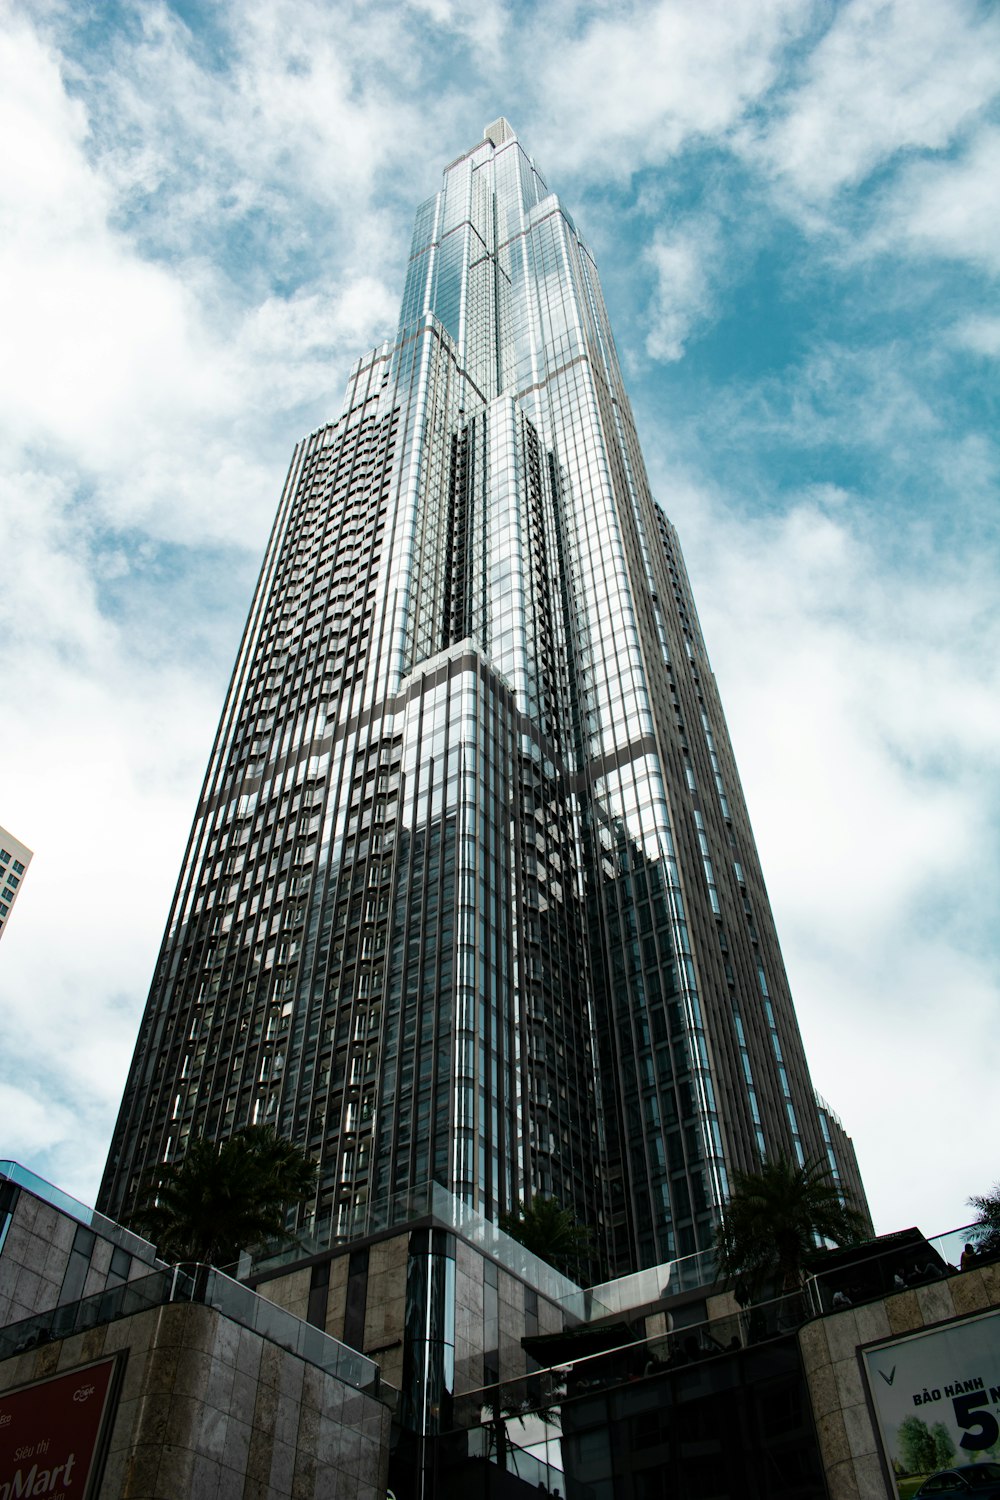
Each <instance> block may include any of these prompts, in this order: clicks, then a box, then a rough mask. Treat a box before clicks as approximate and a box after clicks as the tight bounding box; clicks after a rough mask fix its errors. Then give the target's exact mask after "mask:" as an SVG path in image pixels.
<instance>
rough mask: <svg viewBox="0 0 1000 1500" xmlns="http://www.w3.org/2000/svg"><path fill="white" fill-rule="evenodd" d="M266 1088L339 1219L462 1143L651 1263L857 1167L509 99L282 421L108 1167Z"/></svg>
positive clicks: (459, 1150)
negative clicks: (754, 1207) (353, 347)
mask: <svg viewBox="0 0 1000 1500" xmlns="http://www.w3.org/2000/svg"><path fill="white" fill-rule="evenodd" d="M258 1121H259V1122H271V1123H273V1124H274V1125H275V1126H276V1127H277V1129H278V1130H279V1131H280V1132H281V1133H282V1134H284V1135H287V1136H289V1137H291V1138H292V1139H294V1140H295V1141H297V1142H299V1143H301V1144H302V1145H303V1146H304V1147H305V1148H306V1149H307V1150H308V1151H309V1152H310V1153H311V1154H313V1155H315V1156H316V1157H317V1159H318V1160H319V1162H320V1182H319V1187H318V1191H317V1196H316V1200H315V1202H314V1203H312V1204H311V1205H308V1206H307V1208H306V1210H305V1212H304V1217H303V1220H302V1221H301V1223H300V1226H299V1228H300V1230H308V1231H309V1232H311V1233H312V1234H313V1235H314V1236H315V1237H316V1238H317V1240H318V1241H319V1243H321V1244H322V1243H327V1244H328V1243H332V1242H335V1241H337V1240H343V1239H345V1238H349V1237H350V1236H351V1235H352V1234H353V1233H355V1232H357V1230H358V1228H359V1226H361V1225H363V1224H364V1223H365V1221H366V1216H367V1215H368V1214H369V1213H370V1212H371V1211H372V1206H373V1205H375V1204H379V1205H384V1204H385V1203H386V1202H388V1201H389V1200H391V1199H392V1198H393V1196H394V1195H396V1194H400V1193H405V1192H406V1191H407V1190H409V1189H411V1188H414V1187H417V1186H419V1185H420V1184H422V1183H427V1182H432V1181H433V1182H438V1183H440V1184H442V1185H444V1186H445V1187H447V1188H448V1189H449V1190H450V1191H452V1192H453V1193H454V1194H456V1195H457V1196H458V1197H459V1198H461V1199H462V1200H463V1201H465V1202H466V1203H468V1204H470V1205H472V1206H474V1207H475V1208H477V1209H478V1210H480V1211H481V1212H482V1213H484V1214H485V1215H487V1216H488V1217H491V1218H495V1217H496V1216H497V1215H498V1214H499V1213H500V1212H501V1211H503V1210H504V1209H506V1208H508V1207H510V1206H511V1205H513V1204H516V1203H517V1201H518V1200H522V1199H525V1198H529V1197H530V1196H531V1195H532V1194H533V1193H534V1192H539V1191H540V1192H543V1193H546V1194H554V1195H555V1196H557V1197H558V1198H560V1199H561V1200H562V1201H563V1202H565V1203H568V1204H571V1205H572V1206H573V1207H574V1208H575V1209H576V1211H577V1213H578V1215H579V1216H580V1217H581V1218H582V1219H583V1220H584V1221H585V1222H587V1223H589V1224H591V1225H593V1226H595V1228H596V1229H597V1232H598V1241H599V1243H600V1244H601V1246H602V1248H603V1249H604V1250H605V1251H606V1253H607V1256H608V1258H609V1263H610V1265H611V1266H612V1267H613V1268H615V1269H616V1270H618V1271H625V1270H628V1269H632V1268H633V1267H635V1266H636V1265H649V1264H656V1263H658V1262H661V1261H664V1260H667V1259H671V1258H673V1257H674V1256H677V1255H683V1254H687V1253H689V1252H691V1251H694V1250H696V1249H699V1248H704V1247H705V1246H707V1245H708V1244H709V1243H710V1242H711V1239H712V1234H713V1227H714V1224H715V1222H716V1220H717V1216H718V1212H719V1208H720V1205H721V1204H722V1203H723V1202H724V1200H725V1197H726V1194H727V1191H728V1184H729V1177H730V1173H731V1171H732V1170H733V1168H744V1169H747V1168H751V1169H752V1168H753V1167H754V1166H755V1165H757V1164H759V1162H760V1161H761V1159H762V1158H763V1157H764V1156H765V1155H766V1154H768V1155H772V1156H773V1155H776V1154H778V1153H779V1152H780V1153H784V1154H785V1155H787V1156H789V1157H791V1158H793V1159H797V1160H799V1161H803V1160H805V1159H807V1158H816V1157H822V1158H824V1159H827V1160H829V1162H830V1165H831V1167H832V1168H833V1170H834V1171H835V1172H836V1173H837V1174H838V1176H839V1178H840V1180H841V1181H842V1182H843V1184H844V1186H845V1187H848V1188H852V1189H854V1191H855V1192H856V1193H860V1183H859V1181H858V1178H857V1169H856V1166H855V1164H854V1159H853V1152H852V1150H851V1148H850V1143H849V1141H848V1140H847V1138H846V1137H845V1136H844V1134H843V1131H842V1130H841V1129H840V1127H839V1125H838V1123H837V1121H836V1118H835V1117H834V1116H832V1115H831V1114H830V1112H829V1111H828V1110H827V1109H826V1107H825V1106H823V1105H822V1104H821V1103H820V1102H818V1101H817V1098H816V1096H815V1094H814V1091H813V1087H812V1083H811V1081H810V1077H809V1071H808V1067H807V1064H806V1061H805V1057H804V1055H803V1050H802V1044H801V1040H800V1037H799V1032H798V1027H797V1025H796V1020H795V1014H794V1010H793V1008H792V1003H791V999H790V997H789V992H788V985H787V981H786V977H785V972H784V968H783V965H782V960H781V954H780V950H779V947H778V943H777V939H776V936H775V932H774V925H773V921H772V917H771V912H770V908H769V905H768V901H767V896H766V893H765V889H764V884H763V880H762V877H761V872H760V867H759V863H758V859H757V854H756V851H755V848H754V843H753V837H752V833H751V830H750V825H749V821H748V818H747V813H746V809H745V806H744V802H743V796H742V792H741V789H740V784H739V779H738V775H737V771H736V766H735V763H734V760H733V755H732V750H731V748H730V743H729V737H728V734H727V731H726V725H725V721H724V718H723V714H722V709H721V706H720V703H719V699H718V695H717V691H716V687H715V681H714V678H713V675H712V672H711V669H710V666H709V663H708V657H707V654H706V650H705V645H704V641H703V639H702V635H701V631H700V628H699V625H698V618H697V613H696V610H695V605H694V601H693V598H692V596H691V589H690V585H689V583H688V578H687V574H686V572H685V568H684V562H683V559H682V556H681V552H680V547H679V545H678V541H677V537H676V534H675V532H674V529H673V527H672V526H671V524H670V522H669V521H668V519H667V517H666V515H665V513H664V511H663V510H662V509H661V507H660V505H659V504H658V503H657V502H656V501H655V500H654V498H653V496H652V494H651V492H650V487H649V483H648V479H647V476H646V472H645V468H644V465H643V460H642V454H641V452H640V449H639V443H638V439H637V437H636V432H635V427H634V423H633V419H632V414H631V410H630V407H629V403H628V398H627V396H626V394H625V390H624V386H623V382H622V377H621V372H620V369H619V365H618V359H617V355H616V352H615V348H614V342H613V339H612V335H611V330H610V327H609V324H608V318H607V313H606V310H605V306H604V301H603V297H602V294H601V289H600V285H599V282H598V276H597V270H596V267H595V265H594V262H593V260H592V258H591V256H590V254H589V252H588V251H587V249H586V247H585V245H584V244H583V242H582V241H581V239H580V237H579V235H578V234H577V231H576V229H575V227H574V225H573V222H572V220H571V219H570V217H569V215H568V214H567V213H566V210H565V209H564V208H563V206H562V205H561V204H560V202H559V200H558V199H557V198H556V197H555V196H554V195H553V194H550V193H549V192H548V190H547V188H546V186H545V184H544V183H543V181H542V179H541V177H540V176H539V174H538V171H537V170H536V168H535V166H534V164H533V162H532V161H531V160H530V159H529V158H528V157H527V156H526V155H525V153H524V151H523V150H522V148H521V146H520V144H519V143H518V141H517V139H516V137H515V135H514V133H513V131H512V130H511V128H510V126H509V125H508V123H507V122H506V121H505V120H502V119H501V120H498V121H496V122H495V123H494V124H493V125H491V126H489V127H488V128H487V130H486V132H485V136H484V139H483V141H482V142H481V143H480V144H479V145H477V146H476V147H474V148H473V149H472V150H470V151H468V152H466V153H465V154H464V155H463V156H461V157H459V158H458V160H456V161H454V162H453V163H452V164H451V165H450V166H449V167H448V168H447V169H446V171H445V174H444V183H443V186H442V189H441V191H440V192H439V193H438V194H437V195H436V196H435V197H434V198H432V199H431V200H430V201H429V202H428V203H426V204H424V206H423V207H422V208H421V209H420V211H419V213H418V215H417V221H416V228H415V231H414V237H413V248H412V252H411V256H410V262H409V269H408V274H407V279H406V286H405V291H404V294H403V304H402V311H401V315H400V323H399V330H398V332H397V335H396V337H395V339H394V340H393V341H392V342H391V343H387V344H385V345H383V347H382V348H381V349H378V350H376V351H374V352H373V353H371V354H369V355H367V356H365V357H364V358H363V359H361V360H360V361H359V363H358V364H357V365H356V367H355V369H354V371H353V373H352V375H351V379H350V382H349V386H348V391H347V397H346V401H345V404H344V409H343V412H342V414H341V416H340V417H339V418H338V420H337V421H335V422H333V423H332V424H330V425H329V426H326V427H324V428H322V429H320V430H319V431H317V432H314V433H313V434H312V435H311V436H310V437H309V438H307V439H306V440H305V441H304V442H302V443H301V444H300V445H299V447H298V448H297V449H296V452H295V455H294V457H293V460H292V465H291V470H290V473H289V476H288V480H287V483H286V486H285V490H284V493H283V496H282V499H281V504H280V508H279V511H278V516H277V520H276V522H275V526H274V530H273V533H272V537H271V541H270V544H269V547H268V550H267V554H266V557H265V561H264V566H263V570H262V573H261V577H260V582H259V584H258V587H257V591H256V595H255V597H254V601H253V605H252V608H251V612H250V618H249V621H248V624H247V627H246V632H245V635H244V638H243V642H242V646H241V649H240V653H239V658H238V660H237V663H236V668H235V671H234V673H233V678H232V683H231V686H230V689H229V693H228V696H227V699H226V703H225V707H224V710H223V715H222V720H221V724H220V727H219V731H218V735H217V738H216V741H215V745H214V748H213V751H212V756H211V760H210V764H209V768H208V772H207V775H206V779H205V785H204V790H203V793H202V797H201V800H200V802H199V806H198V810H197V813H196V817H195V821H194V826H193V829H192V832H191V836H190V840H189V843H188V848H187V853H186V856H185V860H184V865H183V868H182V871H181V875H180V879H179V881H178V885H177V891H176V895H175V899H174V905H173V909H172V911H171V914H170V918H169V922H168V926H167V931H166V935H165V938H164V941H163V947H162V949H161V953H160V957H159V961H158V964H157V968H156V973H155V977H154V981H153V986H152V990H151V993H150V998H149V1002H148V1005H147V1009H146V1013H145V1018H144V1020H143V1023H142V1028H141V1032H140V1035H139V1040H138V1044H137V1048H136V1053H135V1058H134V1061H133V1064H132V1068H131V1072H130V1075H129V1080H128V1084H127V1088H126V1092H125V1097H124V1101H123V1104H122V1108H121V1113H120V1116H119V1120H118V1125H117V1128H116V1131H115V1136H114V1141H113V1146H112V1151H111V1155H110V1158H109V1162H108V1166H107V1170H106V1175H105V1179H104V1184H103V1188H102V1193H101V1198H100V1204H101V1207H102V1208H103V1209H104V1210H105V1211H106V1212H108V1213H109V1214H111V1215H112V1216H113V1217H115V1218H122V1217H125V1216H127V1215H128V1213H129V1210H130V1208H131V1207H132V1206H133V1204H134V1202H135V1198H136V1194H137V1193H138V1192H140V1191H141V1187H142V1183H143V1181H144V1179H145V1178H146V1177H147V1176H148V1174H149V1173H150V1172H153V1171H155V1167H156V1165H157V1164H158V1163H161V1162H164V1161H169V1160H171V1159H172V1158H174V1157H175V1156H176V1155H177V1154H178V1153H179V1152H181V1151H182V1150H183V1149H184V1146H185V1143H186V1141H187V1140H188V1138H189V1136H190V1135H191V1134H199V1135H200V1134H207V1135H209V1136H218V1135H225V1134H227V1133H228V1132H230V1131H232V1130H234V1129H236V1128H238V1127H239V1126H241V1125H244V1124H246V1123H248V1122H258Z"/></svg>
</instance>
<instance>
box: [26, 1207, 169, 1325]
mask: <svg viewBox="0 0 1000 1500" xmlns="http://www.w3.org/2000/svg"><path fill="white" fill-rule="evenodd" d="M80 1230H82V1231H84V1234H85V1236H86V1235H89V1236H91V1237H92V1246H91V1248H90V1249H89V1251H88V1255H89V1263H88V1262H87V1260H86V1257H84V1264H86V1275H85V1276H84V1278H83V1280H82V1281H81V1282H80V1283H79V1288H78V1290H75V1291H74V1292H73V1293H72V1294H70V1295H64V1291H63V1283H64V1280H65V1277H66V1272H67V1269H68V1267H69V1263H70V1258H71V1256H72V1254H73V1244H74V1241H75V1240H76V1239H77V1232H78V1231H80ZM114 1251H115V1245H114V1244H113V1242H112V1241H111V1240H109V1239H106V1238H105V1237H104V1236H103V1235H102V1234H101V1233H100V1230H99V1229H97V1228H94V1229H89V1230H88V1228H87V1226H86V1225H84V1224H82V1223H81V1221H80V1220H79V1219H74V1218H72V1217H71V1216H70V1215H69V1214H67V1213H64V1212H63V1211H62V1210H61V1209H59V1208H56V1207H55V1206H54V1205H53V1204H51V1203H46V1202H45V1200H44V1199H43V1198H38V1197H36V1196H35V1194H34V1193H32V1192H29V1191H28V1189H27V1188H23V1187H22V1188H20V1189H19V1191H18V1195H17V1202H16V1203H15V1205H14V1211H13V1214H12V1216H11V1222H10V1227H9V1228H8V1230H7V1234H6V1237H5V1238H4V1241H3V1248H2V1250H0V1328H6V1327H7V1325H8V1324H10V1323H19V1322H20V1321H21V1320H22V1319H23V1318H31V1317H33V1316H34V1315H35V1313H42V1312H48V1311H49V1309H50V1308H53V1307H58V1306H59V1304H60V1303H61V1302H66V1301H72V1302H75V1301H78V1300H79V1298H81V1297H90V1296H93V1295H94V1293H96V1292H103V1291H104V1289H105V1287H107V1286H108V1285H120V1283H121V1281H122V1280H123V1279H128V1280H129V1281H131V1280H134V1279H135V1278H136V1277H138V1276H148V1275H149V1274H150V1273H151V1272H152V1271H154V1270H155V1269H156V1267H157V1265H158V1264H160V1263H159V1262H157V1261H154V1260H153V1259H152V1258H151V1259H150V1260H148V1261H146V1260H141V1259H139V1258H138V1257H137V1256H130V1257H129V1259H128V1275H127V1278H125V1277H124V1276H117V1277H116V1276H114V1275H113V1274H112V1267H111V1257H112V1255H113V1254H114ZM149 1253H150V1256H151V1257H152V1249H150V1252H149Z"/></svg>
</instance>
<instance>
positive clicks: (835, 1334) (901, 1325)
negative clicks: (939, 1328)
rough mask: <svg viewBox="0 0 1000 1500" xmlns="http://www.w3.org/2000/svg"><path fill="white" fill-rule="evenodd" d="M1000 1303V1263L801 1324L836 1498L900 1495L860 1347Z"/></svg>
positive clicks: (830, 1483)
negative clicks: (888, 1469)
mask: <svg viewBox="0 0 1000 1500" xmlns="http://www.w3.org/2000/svg"><path fill="white" fill-rule="evenodd" d="M994 1307H1000V1263H996V1262H994V1263H993V1264H992V1265H985V1266H979V1267H976V1268H975V1269H974V1270H971V1271H964V1272H962V1273H961V1274H960V1275H957V1276H949V1277H945V1278H942V1279H941V1280H940V1281H930V1282H928V1283H927V1284H926V1285H924V1286H918V1287H913V1288H910V1289H908V1290H907V1291H904V1292H897V1293H895V1294H894V1295H893V1296H891V1297H886V1298H884V1299H883V1300H881V1301H877V1302H868V1303H864V1304H863V1305H862V1306H860V1307H852V1308H846V1309H845V1310H844V1311H843V1312H839V1313H832V1314H828V1315H827V1316H826V1317H824V1318H820V1319H817V1320H816V1321H815V1322H813V1323H807V1324H806V1325H805V1327H804V1328H802V1329H800V1331H799V1347H800V1349H801V1351H802V1362H803V1366H804V1368H805V1374H806V1380H807V1382H808V1385H809V1394H810V1398H811V1400H812V1408H813V1415H814V1417H815V1419H816V1430H817V1434H818V1437H819V1446H820V1453H821V1454H822V1457H823V1463H824V1466H825V1469H826V1476H827V1484H828V1486H829V1489H830V1500H887V1497H889V1500H893V1495H894V1491H893V1488H892V1486H891V1485H889V1484H888V1483H887V1481H886V1478H885V1475H884V1473H883V1469H882V1460H881V1457H880V1448H879V1440H878V1435H877V1433H876V1429H875V1419H874V1415H873V1414H872V1412H871V1411H870V1410H869V1406H868V1397H867V1392H866V1388H865V1379H864V1375H863V1374H862V1370H861V1364H860V1361H859V1359H858V1350H859V1349H860V1348H861V1347H862V1346H864V1345H866V1344H873V1343H877V1342H879V1340H881V1339H889V1338H893V1337H895V1336H898V1335H902V1334H907V1333H917V1332H919V1331H920V1329H922V1328H931V1327H933V1326H934V1325H936V1324H940V1323H948V1322H951V1321H952V1319H954V1318H961V1317H966V1316H968V1315H969V1314H970V1313H977V1312H986V1311H988V1310H989V1309H990V1308H994Z"/></svg>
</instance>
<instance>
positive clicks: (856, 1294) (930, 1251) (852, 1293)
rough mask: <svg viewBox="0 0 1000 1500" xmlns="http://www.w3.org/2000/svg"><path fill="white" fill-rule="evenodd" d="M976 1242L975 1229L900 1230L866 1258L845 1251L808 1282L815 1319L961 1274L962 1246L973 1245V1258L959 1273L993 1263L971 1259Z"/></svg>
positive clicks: (980, 1257)
mask: <svg viewBox="0 0 1000 1500" xmlns="http://www.w3.org/2000/svg"><path fill="white" fill-rule="evenodd" d="M978 1239H979V1234H978V1232H977V1229H976V1226H975V1225H974V1224H969V1225H966V1226H965V1228H963V1229H950V1230H948V1231H947V1232H946V1233H944V1234H938V1235H932V1236H930V1237H929V1238H927V1237H925V1236H923V1235H921V1234H920V1233H919V1231H914V1232H913V1233H912V1234H908V1232H907V1231H905V1230H904V1231H902V1232H901V1233H900V1234H899V1235H895V1236H891V1237H890V1238H889V1242H888V1243H887V1244H886V1246H885V1248H884V1249H882V1250H881V1251H878V1252H877V1253H874V1254H873V1253H871V1250H870V1249H869V1253H868V1254H866V1255H861V1254H860V1253H859V1254H858V1255H857V1256H854V1257H852V1256H851V1255H850V1254H849V1252H848V1251H846V1250H845V1251H841V1252H835V1254H836V1259H835V1261H834V1262H833V1264H831V1265H830V1266H829V1267H823V1266H819V1267H817V1269H815V1270H814V1272H813V1274H812V1275H811V1276H810V1278H809V1283H808V1285H809V1291H810V1298H811V1302H812V1305H813V1306H814V1307H815V1310H816V1314H819V1313H827V1312H839V1311H841V1310H842V1309H844V1308H847V1307H852V1306H855V1305H857V1304H859V1303H863V1302H873V1301H876V1300H877V1299H879V1298H881V1297H890V1296H892V1295H893V1294H894V1293H896V1292H903V1291H908V1290H911V1289H912V1288H915V1287H919V1286H925V1285H927V1284H928V1283H929V1282H932V1281H940V1280H941V1279H942V1278H943V1277H945V1276H954V1275H955V1274H956V1273H957V1272H958V1271H959V1270H961V1269H963V1266H962V1260H963V1252H964V1251H965V1247H966V1245H972V1247H973V1254H972V1256H971V1258H970V1257H969V1256H968V1255H966V1256H965V1260H966V1265H965V1267H964V1269H966V1270H967V1269H969V1268H970V1266H975V1265H976V1264H977V1263H980V1264H985V1263H987V1262H988V1261H991V1260H995V1259H996V1258H997V1257H996V1256H995V1255H989V1254H985V1255H977V1254H976V1251H975V1247H976V1244H977V1240H978ZM861 1248H863V1247H859V1251H860V1249H861Z"/></svg>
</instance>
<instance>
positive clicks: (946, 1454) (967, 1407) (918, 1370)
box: [863, 1312, 1000, 1495]
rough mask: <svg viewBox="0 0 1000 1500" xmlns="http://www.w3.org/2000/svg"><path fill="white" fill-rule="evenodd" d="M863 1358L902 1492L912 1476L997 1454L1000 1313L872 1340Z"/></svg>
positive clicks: (999, 1456) (999, 1445)
mask: <svg viewBox="0 0 1000 1500" xmlns="http://www.w3.org/2000/svg"><path fill="white" fill-rule="evenodd" d="M863 1361H864V1366H865V1373H866V1375H867V1377H868V1388H869V1390H870V1392H871V1397H872V1402H873V1404H874V1407H875V1411H876V1414H877V1417H878V1424H879V1429H880V1435H881V1439H882V1446H883V1450H884V1452H885V1456H886V1460H887V1462H888V1465H889V1468H890V1470H891V1471H892V1473H893V1474H894V1475H895V1477H896V1480H897V1491H898V1492H899V1494H900V1495H909V1494H911V1493H912V1491H913V1482H912V1481H913V1476H915V1475H918V1474H919V1475H924V1474H933V1473H934V1472H935V1471H936V1470H938V1469H949V1468H954V1467H955V1466H956V1465H961V1464H969V1463H975V1462H977V1461H981V1460H996V1459H1000V1312H989V1313H983V1314H981V1315H979V1316H977V1317H972V1318H965V1319H963V1320H962V1321H960V1322H956V1323H949V1324H947V1325H946V1326H945V1327H943V1328H930V1329H927V1330H925V1331H924V1332H921V1333H912V1334H908V1335H907V1336H906V1337H905V1338H898V1339H892V1340H890V1341H888V1342H886V1343H884V1344H878V1345H875V1346H873V1347H871V1348H868V1349H865V1350H864V1351H863ZM900 1481H902V1483H900ZM907 1481H908V1482H907Z"/></svg>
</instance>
